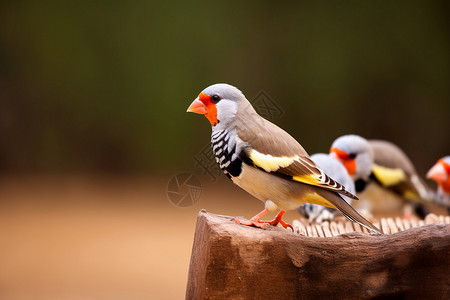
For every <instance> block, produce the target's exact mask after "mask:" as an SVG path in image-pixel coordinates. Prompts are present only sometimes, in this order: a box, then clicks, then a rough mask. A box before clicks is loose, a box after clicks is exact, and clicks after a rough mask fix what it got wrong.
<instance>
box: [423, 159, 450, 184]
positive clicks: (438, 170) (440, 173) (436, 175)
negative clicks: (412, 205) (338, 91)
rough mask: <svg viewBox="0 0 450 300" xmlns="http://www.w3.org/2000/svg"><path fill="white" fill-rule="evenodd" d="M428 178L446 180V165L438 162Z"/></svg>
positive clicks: (428, 174) (439, 180)
mask: <svg viewBox="0 0 450 300" xmlns="http://www.w3.org/2000/svg"><path fill="white" fill-rule="evenodd" d="M427 178H430V179H433V180H434V181H436V182H444V181H446V180H447V178H448V175H447V172H446V171H445V167H444V165H443V164H442V163H441V162H438V163H436V164H435V165H434V166H433V167H432V168H431V169H430V170H429V171H428V173H427Z"/></svg>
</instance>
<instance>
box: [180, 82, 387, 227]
mask: <svg viewBox="0 0 450 300" xmlns="http://www.w3.org/2000/svg"><path fill="white" fill-rule="evenodd" d="M187 111H188V112H193V113H197V114H202V115H204V116H205V117H206V118H207V119H208V121H209V122H210V124H211V128H212V133H211V146H212V150H213V153H214V156H215V158H216V162H217V163H218V164H219V167H220V169H221V170H222V171H223V172H224V173H225V175H226V176H227V177H228V178H229V179H231V181H232V182H233V183H234V184H236V185H238V186H239V187H241V188H242V189H244V190H245V191H247V192H248V193H249V194H251V195H253V196H254V197H255V198H257V199H259V200H261V201H263V202H264V209H263V210H262V211H261V212H260V213H258V214H256V215H255V216H254V217H252V218H251V219H250V220H247V219H246V220H242V219H237V218H234V219H233V221H234V222H236V223H238V224H242V225H248V226H256V227H260V228H266V227H267V225H268V224H269V225H274V226H276V225H277V224H281V225H282V226H283V227H284V228H290V229H292V226H291V225H289V224H287V223H285V222H284V221H283V220H282V217H283V215H284V214H285V212H286V210H294V209H296V208H297V207H298V206H300V205H301V204H304V203H313V204H319V205H323V206H327V207H331V208H335V209H338V210H340V211H341V212H342V213H343V214H344V215H345V216H346V217H347V218H348V219H350V220H351V221H354V222H356V223H359V224H360V225H361V226H363V227H365V228H367V229H368V230H370V231H371V232H373V233H378V234H382V233H381V231H380V230H379V229H378V228H377V227H375V226H374V225H373V224H371V223H370V222H369V221H367V220H366V219H365V218H364V217H362V216H361V215H360V214H359V213H358V212H357V211H356V210H355V209H354V208H353V207H352V206H350V205H349V204H348V203H347V202H346V201H345V200H344V199H343V198H342V196H347V197H350V198H353V199H358V198H357V197H356V196H355V195H353V194H352V193H350V192H348V191H347V190H346V189H345V188H344V187H343V186H342V184H340V183H338V182H336V181H335V180H333V179H332V178H330V177H329V176H328V175H326V174H325V172H323V171H322V170H321V169H320V168H319V167H318V166H317V165H316V164H315V163H314V162H313V161H312V160H311V159H310V157H309V156H308V153H307V152H306V151H305V149H304V148H303V147H302V146H301V145H300V144H299V143H298V142H297V141H296V140H295V139H294V138H293V137H292V136H291V135H290V134H289V133H287V132H286V131H284V130H283V129H281V128H280V127H278V126H277V125H275V124H273V123H272V122H270V121H268V120H266V119H264V118H263V117H261V116H260V115H259V114H258V113H257V112H256V111H255V109H254V108H253V106H252V105H251V103H250V102H249V101H248V100H247V99H246V97H245V96H244V94H243V93H242V92H241V91H240V90H239V89H238V88H236V87H234V86H232V85H229V84H225V83H218V84H213V85H211V86H209V87H207V88H205V89H204V90H203V91H202V92H200V94H199V95H198V97H197V98H195V99H194V101H193V102H192V103H191V104H190V106H189V107H188V109H187ZM278 209H279V210H280V211H279V212H278V213H277V215H276V217H275V218H274V219H273V220H271V221H262V220H261V219H260V218H261V217H263V216H264V215H265V214H267V213H268V212H269V211H270V212H273V211H276V210H278Z"/></svg>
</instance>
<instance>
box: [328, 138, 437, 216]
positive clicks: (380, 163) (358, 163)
mask: <svg viewBox="0 0 450 300" xmlns="http://www.w3.org/2000/svg"><path fill="white" fill-rule="evenodd" d="M330 155H331V156H333V157H334V158H336V159H337V160H339V161H340V162H341V163H342V164H343V165H344V166H345V167H346V169H347V171H348V173H349V174H350V175H351V176H352V178H353V179H354V180H355V187H356V191H357V192H362V191H363V190H364V189H365V186H366V184H367V183H368V182H369V181H370V180H372V181H375V182H377V183H378V184H380V185H381V186H382V187H383V188H385V189H389V190H390V191H392V192H393V193H395V194H397V195H399V196H401V197H403V198H404V199H407V200H409V201H412V202H416V203H417V202H423V201H431V199H432V198H433V192H432V191H431V190H430V189H429V188H428V187H427V186H426V184H425V183H424V182H423V180H422V179H421V178H420V177H419V176H418V174H417V172H416V169H415V168H414V165H413V164H412V162H411V160H410V159H409V158H408V156H407V155H406V154H405V153H404V152H403V151H402V150H401V149H400V148H399V147H398V146H396V145H394V144H393V143H391V142H388V141H382V140H366V139H364V138H362V137H360V136H358V135H344V136H341V137H339V138H337V139H336V140H335V141H334V142H333V144H332V145H331V149H330ZM416 212H417V213H418V214H419V216H421V217H424V216H425V215H426V212H425V211H424V208H423V207H422V206H418V205H417V204H416Z"/></svg>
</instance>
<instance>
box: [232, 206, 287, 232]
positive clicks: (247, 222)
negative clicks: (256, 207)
mask: <svg viewBox="0 0 450 300" xmlns="http://www.w3.org/2000/svg"><path fill="white" fill-rule="evenodd" d="M268 212H269V211H268V210H267V208H265V209H264V210H263V211H261V212H260V213H259V214H257V215H256V216H254V217H253V218H251V219H250V220H238V219H236V218H234V219H233V220H232V221H234V222H236V223H238V224H241V225H247V226H252V225H253V226H256V227H259V228H266V227H267V224H269V225H272V226H277V225H278V224H281V226H283V227H284V228H286V229H287V228H288V227H289V228H291V229H292V231H294V228H292V226H291V225H290V224H287V223H285V222H284V221H283V220H282V219H281V218H282V217H283V215H284V214H285V212H286V211H284V210H280V212H279V213H278V214H277V215H276V217H275V218H274V219H273V220H272V221H261V220H260V219H259V218H261V217H262V216H264V215H265V214H267V213H268Z"/></svg>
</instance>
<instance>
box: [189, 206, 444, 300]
mask: <svg viewBox="0 0 450 300" xmlns="http://www.w3.org/2000/svg"><path fill="white" fill-rule="evenodd" d="M231 218H232V217H227V216H218V215H214V214H210V213H207V212H206V211H201V212H200V213H199V216H198V220H197V227H196V232H195V237H194V245H193V250H192V256H191V262H190V268H189V276H188V283H187V291H186V298H187V299H256V298H261V299H324V298H332V299H376V298H395V299H397V298H400V299H450V279H449V278H450V267H449V266H450V233H449V230H450V225H448V224H431V225H425V226H421V227H415V228H411V229H408V230H406V231H400V232H396V233H393V234H391V235H369V234H367V233H362V232H352V233H344V234H341V235H338V236H331V233H332V232H333V231H336V230H338V231H339V230H345V228H341V229H336V228H334V227H332V226H330V227H329V228H328V227H327V230H326V232H325V231H322V233H323V234H322V233H321V234H318V233H317V228H315V227H314V226H310V228H308V229H307V230H310V231H311V232H312V231H315V232H316V233H315V234H314V235H315V236H317V237H310V236H304V235H301V234H298V233H293V232H290V231H287V230H285V229H283V228H280V227H269V228H267V229H259V228H254V227H247V226H242V225H238V224H236V223H234V222H232V221H231ZM394 222H395V221H394ZM389 223H392V222H389ZM402 225H403V224H402ZM387 226H389V224H388V225H387ZM390 226H394V225H393V224H391V225H390ZM403 226H404V225H403ZM338 227H339V226H338ZM341 227H344V226H341ZM322 236H324V237H322Z"/></svg>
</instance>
